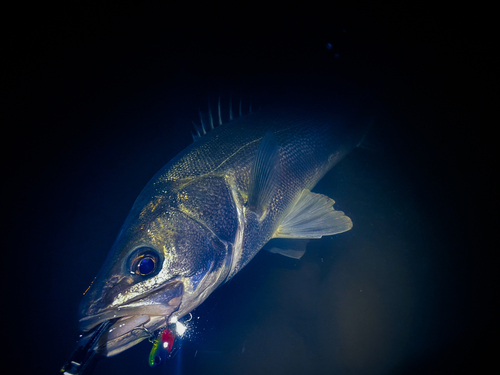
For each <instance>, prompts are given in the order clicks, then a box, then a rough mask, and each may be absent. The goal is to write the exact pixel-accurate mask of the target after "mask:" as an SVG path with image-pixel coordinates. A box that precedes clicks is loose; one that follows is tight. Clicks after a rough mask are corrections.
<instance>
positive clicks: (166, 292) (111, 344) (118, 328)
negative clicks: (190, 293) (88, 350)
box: [80, 281, 184, 357]
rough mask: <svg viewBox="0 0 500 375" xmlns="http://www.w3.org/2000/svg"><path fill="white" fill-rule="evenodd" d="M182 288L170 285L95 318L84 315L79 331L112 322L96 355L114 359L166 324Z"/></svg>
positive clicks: (87, 330) (181, 292)
mask: <svg viewBox="0 0 500 375" xmlns="http://www.w3.org/2000/svg"><path fill="white" fill-rule="evenodd" d="M183 292H184V284H183V283H182V282H181V281H172V282H169V283H167V284H166V285H164V286H163V287H161V288H159V289H157V290H154V291H152V292H151V293H149V294H148V295H146V296H142V297H141V298H138V299H135V300H131V301H130V302H128V303H126V304H124V305H121V306H119V307H116V308H115V307H113V308H108V309H104V310H102V311H100V312H99V313H97V314H93V315H85V316H83V317H82V318H81V319H80V329H81V330H82V331H84V332H89V331H92V330H94V328H95V327H97V326H98V325H100V324H102V323H104V322H107V321H110V320H113V321H114V323H113V324H112V325H111V326H110V327H109V328H108V329H107V332H106V333H104V334H103V335H102V337H101V338H100V340H99V344H98V346H97V347H98V349H97V351H98V352H99V353H100V354H103V355H105V356H108V357H109V356H113V355H116V354H118V353H120V352H122V351H124V350H126V349H128V348H130V347H132V346H134V345H135V344H137V343H139V342H140V341H142V340H144V339H145V338H148V337H149V335H150V332H154V331H155V330H156V329H158V328H160V327H161V326H162V325H165V324H166V321H167V320H168V318H169V317H170V316H171V315H172V313H174V312H175V311H177V310H178V309H179V306H180V304H181V302H182V297H183Z"/></svg>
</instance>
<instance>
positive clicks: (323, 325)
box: [2, 2, 491, 375]
mask: <svg viewBox="0 0 500 375" xmlns="http://www.w3.org/2000/svg"><path fill="white" fill-rule="evenodd" d="M418 4H420V3H418ZM418 4H413V5H408V4H404V5H403V4H398V5H394V6H377V5H367V4H362V3H359V4H356V5H350V6H344V5H341V4H334V5H331V4H330V5H328V7H326V6H321V7H318V8H312V7H311V5H310V4H302V5H301V7H298V8H291V7H290V5H287V6H286V7H283V8H281V9H280V10H279V11H271V10H267V9H263V8H262V7H260V6H258V5H257V4H252V3H245V4H243V3H235V4H234V5H232V6H225V7H223V8H217V9H216V8H214V7H212V5H209V6H207V7H206V8H205V9H199V8H198V6H197V5H196V6H195V5H194V4H193V5H192V6H191V7H190V6H187V7H186V8H185V9H181V8H179V7H174V6H165V7H157V8H154V9H153V8H149V9H146V8H138V7H136V6H132V5H130V3H123V4H120V5H116V6H111V5H103V4H95V5H89V4H86V3H77V4H70V3H67V2H65V3H62V2H61V3H53V4H48V5H47V4H43V5H39V6H38V7H35V8H29V9H20V10H19V12H18V13H16V14H14V13H13V14H11V15H10V17H11V21H12V25H13V26H12V27H10V28H8V30H7V31H6V32H5V34H4V41H5V43H4V46H5V50H4V52H5V53H4V60H7V62H8V67H7V68H4V71H3V75H4V83H5V84H4V85H3V87H4V89H5V91H6V94H7V97H6V100H5V101H4V104H3V106H4V107H5V108H6V110H5V111H3V112H4V114H6V115H7V116H5V117H4V118H5V120H4V122H3V129H4V130H3V134H4V136H3V143H4V148H3V159H4V171H5V172H4V176H6V178H5V180H4V184H3V185H4V186H3V191H4V194H3V196H4V199H5V201H6V204H5V205H4V225H3V227H4V233H5V237H6V239H7V243H6V245H5V249H4V254H5V255H4V270H7V272H6V277H5V280H4V283H3V287H2V288H3V289H4V293H2V294H3V295H4V302H3V305H2V306H3V308H2V317H5V321H4V324H5V325H6V327H7V334H6V336H5V337H7V340H8V343H9V344H8V345H9V346H10V348H11V349H12V354H9V356H10V355H11V357H12V360H13V363H15V364H16V370H15V373H47V374H51V373H52V374H55V373H57V372H58V371H59V368H60V366H61V365H62V364H63V363H64V362H65V361H66V360H67V359H68V358H69V356H70V354H71V352H72V350H73V348H74V345H75V342H76V339H77V337H78V327H77V309H78V303H79V300H80V298H81V294H82V293H83V291H84V290H85V289H86V288H87V286H88V285H89V283H90V282H91V281H92V279H93V277H94V276H95V274H96V273H97V271H98V270H99V267H100V265H101V263H102V262H103V260H104V258H105V256H106V254H107V251H108V249H109V248H110V247H111V245H112V243H113V241H114V238H115V236H116V234H117V233H118V231H119V228H120V226H121V224H122V222H123V220H124V219H125V216H126V215H127V213H128V210H129V209H130V207H131V206H132V203H133V202H134V200H135V198H136V197H137V195H138V194H139V192H140V191H141V189H142V187H143V186H144V185H145V184H146V183H147V182H148V180H149V179H150V178H151V177H152V176H153V175H154V174H155V173H156V172H157V171H158V170H159V169H160V168H161V167H162V166H163V165H164V164H165V163H166V162H168V161H169V160H170V159H171V158H172V157H174V156H175V155H176V154H177V153H178V152H180V151H181V150H182V149H184V148H185V147H186V146H187V145H189V143H190V142H191V135H190V131H191V129H192V126H191V125H190V123H191V121H192V120H195V121H196V119H197V109H198V108H205V107H206V101H207V95H208V96H209V97H211V98H216V97H217V96H218V95H219V93H221V95H222V97H223V98H224V97H225V98H226V99H227V96H228V93H229V92H231V93H232V94H233V97H242V98H243V101H244V102H245V101H246V102H247V103H248V102H250V101H252V103H254V105H260V104H262V105H263V106H265V104H266V103H268V102H269V101H272V100H273V99H274V98H276V97H280V96H283V95H284V94H290V93H293V94H294V95H295V96H298V95H303V97H304V98H306V99H307V100H310V98H323V99H324V98H332V99H331V100H332V106H335V105H338V104H336V103H334V102H333V101H334V100H335V98H339V100H340V98H341V99H342V100H343V99H344V98H348V103H349V105H350V106H351V107H352V108H357V107H356V105H357V106H359V111H360V112H364V113H366V112H370V111H371V112H372V113H373V121H374V124H373V128H372V131H371V133H370V137H369V138H371V139H370V141H371V145H372V147H371V150H365V149H357V150H355V151H354V152H353V153H352V154H351V155H349V156H348V157H347V158H346V159H345V160H344V161H342V162H341V163H340V164H339V165H338V166H337V167H336V168H334V170H333V171H332V172H331V173H330V174H328V175H327V176H326V177H325V179H323V180H322V181H321V182H320V183H319V184H318V186H317V188H316V190H315V191H317V192H321V193H324V194H327V195H329V196H331V197H332V198H334V199H335V200H336V201H337V206H336V207H338V208H339V209H342V210H343V211H345V212H346V214H347V215H348V216H350V217H351V218H352V220H353V222H354V228H353V230H351V231H350V232H347V233H345V234H342V235H339V236H335V237H333V238H326V239H322V240H320V241H314V242H312V243H311V244H310V245H309V247H308V251H307V253H306V255H305V256H304V258H303V259H302V260H300V261H295V260H290V259H287V258H284V257H280V256H278V255H275V254H269V253H265V252H263V253H262V254H259V255H258V256H257V257H256V258H255V259H254V260H253V261H252V262H251V263H250V264H249V266H248V267H247V268H245V269H244V270H243V271H242V272H241V273H240V274H239V275H237V276H236V277H235V278H234V279H233V280H232V281H231V282H230V283H228V284H227V285H225V286H224V287H223V288H221V289H220V290H218V291H217V292H215V293H214V294H213V295H212V296H211V297H210V298H209V299H208V300H207V301H206V302H205V303H204V304H203V305H202V306H200V307H199V308H198V309H197V310H196V311H195V313H194V314H193V315H194V319H193V321H192V322H191V326H190V330H189V332H190V333H189V337H188V338H186V339H185V340H184V344H183V346H182V350H181V351H180V352H179V354H178V355H177V356H176V358H175V359H174V360H172V361H170V362H169V363H167V364H166V365H164V366H160V367H159V368H157V369H149V368H148V366H147V356H148V353H149V350H150V344H148V343H142V344H141V345H138V346H136V347H134V348H132V349H130V350H128V351H127V352H125V353H124V354H121V355H118V356H116V357H113V358H111V359H107V360H105V361H101V362H99V363H98V365H97V367H96V370H95V373H96V374H128V373H130V374H132V373H134V374H136V373H141V374H142V373H144V374H147V373H151V374H154V373H167V372H168V373H178V374H191V373H192V374H195V373H196V374H199V373H205V374H207V373H214V374H234V373H239V374H254V373H259V374H268V373H269V374H288V375H291V374H329V373H337V374H347V373H350V374H399V373H410V374H421V373H443V372H445V373H453V372H462V371H464V372H471V371H473V372H478V371H479V372H481V371H480V370H481V369H482V368H483V367H484V366H486V359H487V353H486V352H485V351H483V346H484V342H485V337H486V334H487V333H488V331H490V330H491V328H488V324H487V322H488V319H487V318H488V315H489V314H490V313H489V312H488V311H490V309H489V308H488V305H487V304H488V302H485V301H487V299H486V298H484V297H485V294H486V290H485V289H486V286H487V285H488V282H487V281H486V278H485V276H486V274H487V272H486V271H485V270H484V269H483V265H484V264H485V263H486V264H487V263H488V261H487V255H488V250H485V249H484V247H483V246H481V245H480V242H479V240H478V239H477V236H475V234H476V233H478V234H481V233H482V232H484V229H481V228H482V223H481V221H482V220H481V217H482V215H484V212H479V211H481V210H480V207H482V206H481V205H480V204H479V202H480V201H481V198H482V195H481V194H478V192H479V191H482V188H481V187H480V186H478V185H481V186H484V185H487V182H488V181H487V177H483V174H482V173H481V171H480V169H479V167H478V160H480V158H479V157H478V150H479V149H480V146H481V144H480V136H482V133H484V129H483V128H482V127H481V124H478V123H475V122H473V121H471V116H470V112H469V111H470V110H471V104H472V103H473V98H471V97H473V96H474V92H473V90H471V89H470V88H469V86H468V85H469V84H470V83H471V82H474V81H475V80H476V79H477V77H476V75H477V74H478V71H480V65H481V63H482V58H483V57H482V55H481V54H480V53H479V48H478V44H477V40H476V39H475V37H474V33H473V29H474V26H473V25H472V18H473V16H472V15H471V14H468V13H467V9H456V8H454V9H446V10H443V11H441V10H439V9H436V8H434V7H426V6H424V5H418ZM306 99H305V100H306ZM328 100H330V99H328ZM342 100H340V101H342ZM214 101H215V100H213V102H214ZM255 103H257V104H255ZM352 108H351V109H352Z"/></svg>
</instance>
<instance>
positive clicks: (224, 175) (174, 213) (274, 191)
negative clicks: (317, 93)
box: [80, 109, 362, 356]
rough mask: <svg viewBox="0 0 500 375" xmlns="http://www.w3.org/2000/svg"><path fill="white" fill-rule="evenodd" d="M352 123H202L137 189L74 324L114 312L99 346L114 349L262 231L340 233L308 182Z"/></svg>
mask: <svg viewBox="0 0 500 375" xmlns="http://www.w3.org/2000/svg"><path fill="white" fill-rule="evenodd" d="M351 125H352V124H351V123H350V122H349V120H348V119H347V118H346V117H345V116H335V115H330V114H328V113H327V112H313V111H296V110H290V109H284V110H274V111H271V110H269V111H266V110H262V111H259V112H255V113H250V114H248V115H245V116H240V117H239V118H237V119H234V120H232V121H231V122H229V123H226V124H222V125H220V126H217V127H213V126H210V128H212V129H211V130H210V131H208V132H207V131H206V129H205V128H203V131H202V133H206V134H204V135H202V136H200V137H195V138H196V139H195V141H194V142H193V143H192V144H191V145H190V146H188V147H187V148H186V149H185V150H184V151H182V152H181V153H180V154H178V155H177V156H176V157H175V158H174V159H172V160H171V161H170V162H169V163H168V164H166V165H165V166H164V167H163V168H162V169H161V170H160V171H159V172H158V173H157V174H156V175H155V176H154V177H153V178H152V179H151V181H150V182H149V183H148V184H147V185H146V187H145V188H144V189H143V191H142V192H141V193H140V195H139V197H138V198H137V200H136V201H135V203H134V205H133V207H132V209H131V211H130V213H129V215H128V217H127V218H126V220H125V223H124V224H123V227H122V229H121V231H120V233H119V234H118V237H117V239H116V241H115V243H114V245H113V247H112V249H111V251H110V253H109V255H108V258H107V259H106V261H105V263H104V265H103V266H102V268H101V271H100V272H99V274H98V276H97V277H96V279H95V280H94V282H93V284H92V285H91V287H90V289H89V291H88V292H87V293H86V294H85V297H84V299H83V301H82V304H81V307H80V325H81V328H82V330H83V331H91V330H92V329H94V327H97V326H98V325H100V324H102V323H103V322H105V321H108V320H111V319H114V320H115V323H114V324H113V325H112V326H111V328H110V329H109V332H108V334H107V335H105V336H104V337H103V338H102V339H101V344H100V349H99V350H100V352H101V353H102V354H104V355H107V356H112V355H115V354H118V353H120V352H122V351H123V350H125V349H127V348H129V347H131V346H133V345H135V344H136V343H138V342H140V341H142V340H143V339H145V338H148V337H149V336H150V332H153V331H155V330H158V329H160V328H161V327H164V326H166V325H167V324H168V322H169V321H170V320H172V319H180V318H182V317H183V316H185V315H186V314H188V313H189V312H190V311H192V310H193V309H195V308H196V307H197V306H199V305H200V304H201V303H202V302H203V301H204V300H205V299H206V298H207V297H208V296H209V295H210V294H211V293H212V292H213V291H214V290H215V289H217V288H218V287H219V286H221V285H222V284H224V283H225V282H227V281H228V280H230V279H231V278H232V277H234V275H235V274H236V273H238V271H240V270H241V269H242V268H243V267H244V266H245V265H246V264H248V262H250V260H251V259H252V258H253V257H254V256H255V255H256V254H257V253H258V252H259V251H260V250H261V249H262V248H263V247H264V245H266V244H267V243H268V242H269V241H270V240H271V239H274V238H288V239H308V238H320V237H322V236H324V235H332V234H336V233H341V232H344V231H346V230H349V229H350V228H351V227H352V222H351V220H350V219H349V218H348V217H347V216H345V215H344V214H343V212H341V211H336V210H334V209H333V203H334V201H333V200H332V199H330V198H328V197H326V196H324V195H320V194H315V193H312V192H311V191H310V190H311V189H312V188H313V187H314V185H315V184H316V183H317V182H318V181H319V180H320V179H321V178H322V177H323V176H324V175H325V173H326V172H327V171H328V170H330V169H331V168H332V167H333V166H334V165H335V164H337V163H338V162H339V161H340V160H341V159H342V158H343V157H344V156H345V155H347V154H348V153H349V152H350V151H351V150H352V149H354V148H355V147H356V145H357V144H358V142H359V141H360V139H361V136H360V135H362V133H360V132H359V131H357V130H356V129H358V127H357V126H355V127H354V128H353V127H352V126H351ZM207 127H208V126H207ZM353 129H354V130H353ZM273 251H274V252H278V253H281V254H284V255H288V256H293V257H300V255H301V254H302V253H303V251H301V250H296V249H279V248H274V249H273Z"/></svg>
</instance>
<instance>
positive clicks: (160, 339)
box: [149, 326, 175, 367]
mask: <svg viewBox="0 0 500 375" xmlns="http://www.w3.org/2000/svg"><path fill="white" fill-rule="evenodd" d="M174 342H175V334H174V332H173V330H171V329H170V328H169V327H168V326H167V327H166V328H165V329H164V330H163V331H160V333H158V335H157V336H156V339H154V341H153V348H152V349H151V352H150V353H149V365H150V366H151V367H155V366H158V365H159V364H160V363H161V361H162V357H164V356H165V354H166V356H167V358H168V357H170V354H171V352H172V349H173V347H174Z"/></svg>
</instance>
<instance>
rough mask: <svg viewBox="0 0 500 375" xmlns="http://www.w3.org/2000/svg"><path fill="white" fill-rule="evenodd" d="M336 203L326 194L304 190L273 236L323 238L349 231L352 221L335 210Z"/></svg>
mask: <svg viewBox="0 0 500 375" xmlns="http://www.w3.org/2000/svg"><path fill="white" fill-rule="evenodd" d="M334 203H335V201H334V200H333V199H331V198H328V197H327V196H326V195H322V194H316V193H312V192H311V191H309V190H303V191H302V195H301V196H300V198H299V200H298V201H297V203H296V204H295V206H294V207H293V209H292V211H290V213H289V214H288V215H287V216H286V217H285V219H284V220H283V223H282V224H281V225H280V226H279V228H278V230H277V231H276V233H275V234H274V236H273V237H274V238H304V239H305V238H321V237H323V236H328V235H333V234H338V233H342V232H346V231H348V230H349V229H351V228H352V221H351V219H349V217H347V216H346V215H345V214H344V213H343V212H342V211H336V210H334V209H333V204H334Z"/></svg>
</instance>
